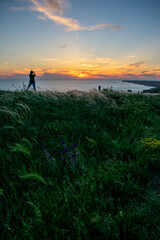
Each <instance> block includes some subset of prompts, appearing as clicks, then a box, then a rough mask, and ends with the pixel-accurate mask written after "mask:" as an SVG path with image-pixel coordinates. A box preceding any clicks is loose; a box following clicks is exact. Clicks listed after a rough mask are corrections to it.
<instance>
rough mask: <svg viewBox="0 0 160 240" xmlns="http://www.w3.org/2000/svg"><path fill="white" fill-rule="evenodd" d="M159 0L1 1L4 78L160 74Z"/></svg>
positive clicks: (0, 48)
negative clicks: (31, 71) (45, 75)
mask: <svg viewBox="0 0 160 240" xmlns="http://www.w3.org/2000/svg"><path fill="white" fill-rule="evenodd" d="M159 10H160V1H159V0H139V1H138V0H135V1H129V0H92V1H90V0H81V1H79V0H27V1H26V0H1V2H0V30H1V33H2V34H1V44H0V78H11V77H14V78H15V77H16V78H18V77H21V75H25V74H28V72H29V70H30V69H34V70H35V71H36V72H37V74H38V75H39V76H41V77H43V75H44V74H46V73H48V74H50V75H52V77H53V78H54V75H56V76H57V74H59V77H60V78H62V77H63V78H65V76H67V77H68V76H71V77H73V76H74V77H78V78H102V77H103V78H120V79H121V78H125V79H126V78H128V79H160V54H159V52H160V51H159V50H160V44H159V42H160V27H159V26H160V14H159Z"/></svg>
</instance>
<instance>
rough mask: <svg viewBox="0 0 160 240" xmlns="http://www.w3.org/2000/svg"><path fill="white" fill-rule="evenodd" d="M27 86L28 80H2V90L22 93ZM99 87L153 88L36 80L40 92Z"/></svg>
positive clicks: (117, 82) (106, 82)
mask: <svg viewBox="0 0 160 240" xmlns="http://www.w3.org/2000/svg"><path fill="white" fill-rule="evenodd" d="M27 85H28V81H27V80H0V90H10V91H15V90H19V91H21V90H25V89H26V87H27ZM99 85H100V86H101V89H103V88H108V89H110V88H112V89H113V90H116V91H117V90H119V91H127V90H132V91H133V92H138V91H142V90H145V89H150V88H151V87H148V86H143V85H138V84H134V83H128V82H122V81H121V80H108V79H105V80H104V79H99V80H97V79H96V80H95V79H73V80H38V79H37V80H36V87H37V90H38V91H45V90H50V91H55V90H56V91H68V90H75V89H77V90H79V91H89V90H92V89H98V86H99ZM31 88H32V87H31Z"/></svg>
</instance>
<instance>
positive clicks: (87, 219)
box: [0, 91, 160, 240]
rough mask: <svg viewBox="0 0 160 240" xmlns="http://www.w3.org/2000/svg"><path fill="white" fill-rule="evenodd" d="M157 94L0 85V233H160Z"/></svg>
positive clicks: (141, 237)
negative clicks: (11, 89) (17, 89)
mask: <svg viewBox="0 0 160 240" xmlns="http://www.w3.org/2000/svg"><path fill="white" fill-rule="evenodd" d="M159 109H160V97H159V96H144V95H143V94H122V93H117V92H113V91H104V92H102V93H99V92H95V91H92V92H90V93H84V92H78V91H71V92H68V93H59V92H49V91H48V92H39V93H34V92H13V93H11V92H3V91H0V117H1V121H0V164H1V170H0V176H1V177H0V234H1V235H0V236H1V239H16V240H17V239H26V240H28V239H58V240H59V239H65V240H66V239H68V240H69V239H82V240H83V239H87V240H88V239H95V240H98V239H105V240H107V239H108V240H112V239H113V240H116V239H117V240H121V239H124V240H125V239H126V240H130V239H138V240H152V239H154V240H159V239H160V228H159V226H160V215H159V212H160V199H159V194H160V188H159V173H160V150H159V141H160V124H159V123H160V111H159Z"/></svg>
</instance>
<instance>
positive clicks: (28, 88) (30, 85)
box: [27, 82, 31, 91]
mask: <svg viewBox="0 0 160 240" xmlns="http://www.w3.org/2000/svg"><path fill="white" fill-rule="evenodd" d="M30 86H31V83H30V82H29V84H28V87H27V91H28V89H29V88H30Z"/></svg>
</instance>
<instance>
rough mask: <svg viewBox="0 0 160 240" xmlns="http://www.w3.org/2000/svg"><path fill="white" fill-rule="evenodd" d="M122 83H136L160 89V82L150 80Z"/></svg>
mask: <svg viewBox="0 0 160 240" xmlns="http://www.w3.org/2000/svg"><path fill="white" fill-rule="evenodd" d="M122 82H128V83H135V84H138V85H144V86H149V87H153V88H157V89H160V81H148V80H122Z"/></svg>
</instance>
